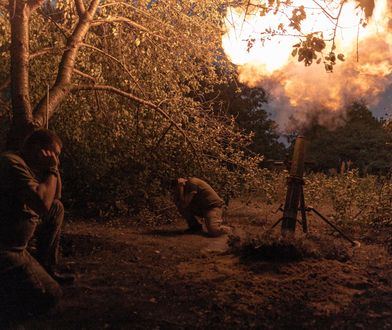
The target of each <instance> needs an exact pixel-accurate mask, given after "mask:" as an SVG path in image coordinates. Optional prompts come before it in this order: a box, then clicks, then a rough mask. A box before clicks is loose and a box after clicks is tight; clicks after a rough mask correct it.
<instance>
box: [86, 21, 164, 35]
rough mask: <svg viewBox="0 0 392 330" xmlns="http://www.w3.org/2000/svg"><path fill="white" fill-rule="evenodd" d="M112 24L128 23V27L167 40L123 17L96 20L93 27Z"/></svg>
mask: <svg viewBox="0 0 392 330" xmlns="http://www.w3.org/2000/svg"><path fill="white" fill-rule="evenodd" d="M112 23H126V24H127V25H129V26H131V27H134V28H136V29H138V30H142V31H145V32H148V33H149V34H152V35H154V36H156V37H158V38H160V39H165V37H163V36H161V35H159V34H156V33H154V32H152V31H151V30H149V29H147V28H146V27H144V26H143V25H141V24H139V23H136V22H135V21H132V20H131V19H129V18H127V17H121V16H117V17H110V18H102V19H98V20H95V21H94V22H93V23H92V25H93V26H98V25H102V24H112Z"/></svg>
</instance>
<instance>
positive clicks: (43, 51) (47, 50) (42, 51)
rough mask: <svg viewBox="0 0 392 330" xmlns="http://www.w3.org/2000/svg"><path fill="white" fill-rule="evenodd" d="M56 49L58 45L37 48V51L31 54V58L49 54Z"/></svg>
mask: <svg viewBox="0 0 392 330" xmlns="http://www.w3.org/2000/svg"><path fill="white" fill-rule="evenodd" d="M56 49H57V48H56V47H46V48H42V49H40V50H37V51H36V52H34V53H31V54H30V60H32V59H34V58H36V57H39V56H42V55H45V54H48V53H50V52H53V51H54V50H56Z"/></svg>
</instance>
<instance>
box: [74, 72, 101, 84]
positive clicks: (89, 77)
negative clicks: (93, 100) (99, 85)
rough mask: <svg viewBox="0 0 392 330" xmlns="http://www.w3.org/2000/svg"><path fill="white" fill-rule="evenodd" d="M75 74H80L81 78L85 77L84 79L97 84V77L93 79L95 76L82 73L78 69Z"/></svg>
mask: <svg viewBox="0 0 392 330" xmlns="http://www.w3.org/2000/svg"><path fill="white" fill-rule="evenodd" d="M74 72H75V73H76V74H78V75H79V76H81V77H83V78H87V79H89V80H92V81H93V82H94V83H96V82H97V79H96V78H95V77H93V76H91V75H89V74H87V73H85V72H82V71H80V70H78V69H74Z"/></svg>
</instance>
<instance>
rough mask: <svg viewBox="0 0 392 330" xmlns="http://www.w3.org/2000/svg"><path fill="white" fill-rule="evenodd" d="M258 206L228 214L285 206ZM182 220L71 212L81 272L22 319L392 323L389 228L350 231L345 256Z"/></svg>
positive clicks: (150, 323) (32, 325)
mask: <svg viewBox="0 0 392 330" xmlns="http://www.w3.org/2000/svg"><path fill="white" fill-rule="evenodd" d="M252 212H253V213H252ZM258 212H259V211H257V210H247V209H246V208H245V207H244V206H241V205H240V204H235V203H234V206H232V207H231V209H230V208H229V211H228V216H227V218H228V221H229V223H231V224H233V225H234V226H235V227H236V230H241V231H242V232H244V231H247V232H251V233H257V232H260V231H262V230H264V228H265V226H266V225H267V226H270V224H272V223H273V221H274V220H276V217H277V216H278V215H275V216H271V217H269V218H268V217H267V216H266V215H267V214H270V213H269V212H267V211H265V210H264V213H263V212H261V213H258ZM274 217H275V218H274ZM183 229H185V225H184V223H182V222H181V221H178V222H175V223H173V224H169V225H164V226H160V227H140V226H135V225H134V224H132V221H131V220H129V219H122V220H116V221H99V220H95V221H94V220H90V221H77V220H73V221H72V222H70V221H68V223H67V224H66V226H65V229H64V237H63V242H62V250H63V258H62V261H63V264H65V265H67V267H69V268H71V269H73V270H74V271H76V272H77V273H78V280H77V282H76V283H75V284H73V285H71V286H66V287H64V293H65V296H64V298H63V300H62V302H61V304H60V306H59V307H58V308H56V309H55V310H54V311H52V312H51V313H50V314H49V315H45V316H41V317H39V318H35V319H30V320H27V321H23V322H21V323H20V324H19V329H20V328H21V329H23V328H24V329H191V328H198V329H247V328H258V329H289V328H290V329H315V328H319V329H331V328H332V329H391V328H392V307H391V306H392V259H391V250H392V249H391V242H392V230H391V229H383V230H381V231H376V230H369V231H366V232H362V233H360V234H357V237H356V239H359V240H360V241H361V247H360V248H358V249H352V248H351V247H350V244H349V243H346V242H345V241H342V244H345V245H348V246H349V251H350V253H351V256H350V258H349V260H347V261H338V260H334V259H324V258H321V259H320V258H307V259H304V260H299V261H274V260H269V261H265V260H264V261H263V260H255V259H248V258H244V257H243V256H241V255H238V254H235V253H232V252H231V251H230V250H227V246H226V238H216V239H213V238H208V237H204V236H201V235H189V234H188V235H185V234H183V232H182V231H183ZM311 229H312V228H311ZM277 230H279V229H277ZM388 230H389V231H388ZM358 235H360V236H358ZM336 240H341V239H339V238H336ZM388 244H389V245H388Z"/></svg>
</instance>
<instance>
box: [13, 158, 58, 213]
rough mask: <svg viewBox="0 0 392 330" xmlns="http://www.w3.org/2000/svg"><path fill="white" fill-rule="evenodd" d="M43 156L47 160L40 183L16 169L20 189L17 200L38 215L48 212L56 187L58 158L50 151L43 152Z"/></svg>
mask: <svg viewBox="0 0 392 330" xmlns="http://www.w3.org/2000/svg"><path fill="white" fill-rule="evenodd" d="M43 154H44V155H45V157H47V159H48V169H47V171H46V176H45V177H44V179H43V180H42V181H41V182H38V181H37V180H36V179H35V178H33V177H31V176H30V175H29V174H28V173H27V174H26V172H24V171H23V169H22V170H19V171H18V169H17V168H16V169H15V170H16V171H17V173H16V180H18V182H19V185H20V186H21V189H20V190H19V191H18V198H19V200H21V201H22V202H23V203H26V204H27V205H28V206H29V207H30V208H31V209H32V210H33V211H35V212H36V213H38V214H43V213H46V212H47V211H49V210H50V208H51V206H52V203H53V201H54V199H55V195H56V191H57V187H58V184H59V183H58V179H57V177H58V176H59V172H58V169H57V168H58V163H59V161H58V157H57V156H56V155H55V154H54V153H53V152H51V151H48V150H44V151H43ZM60 185H61V183H60Z"/></svg>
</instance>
